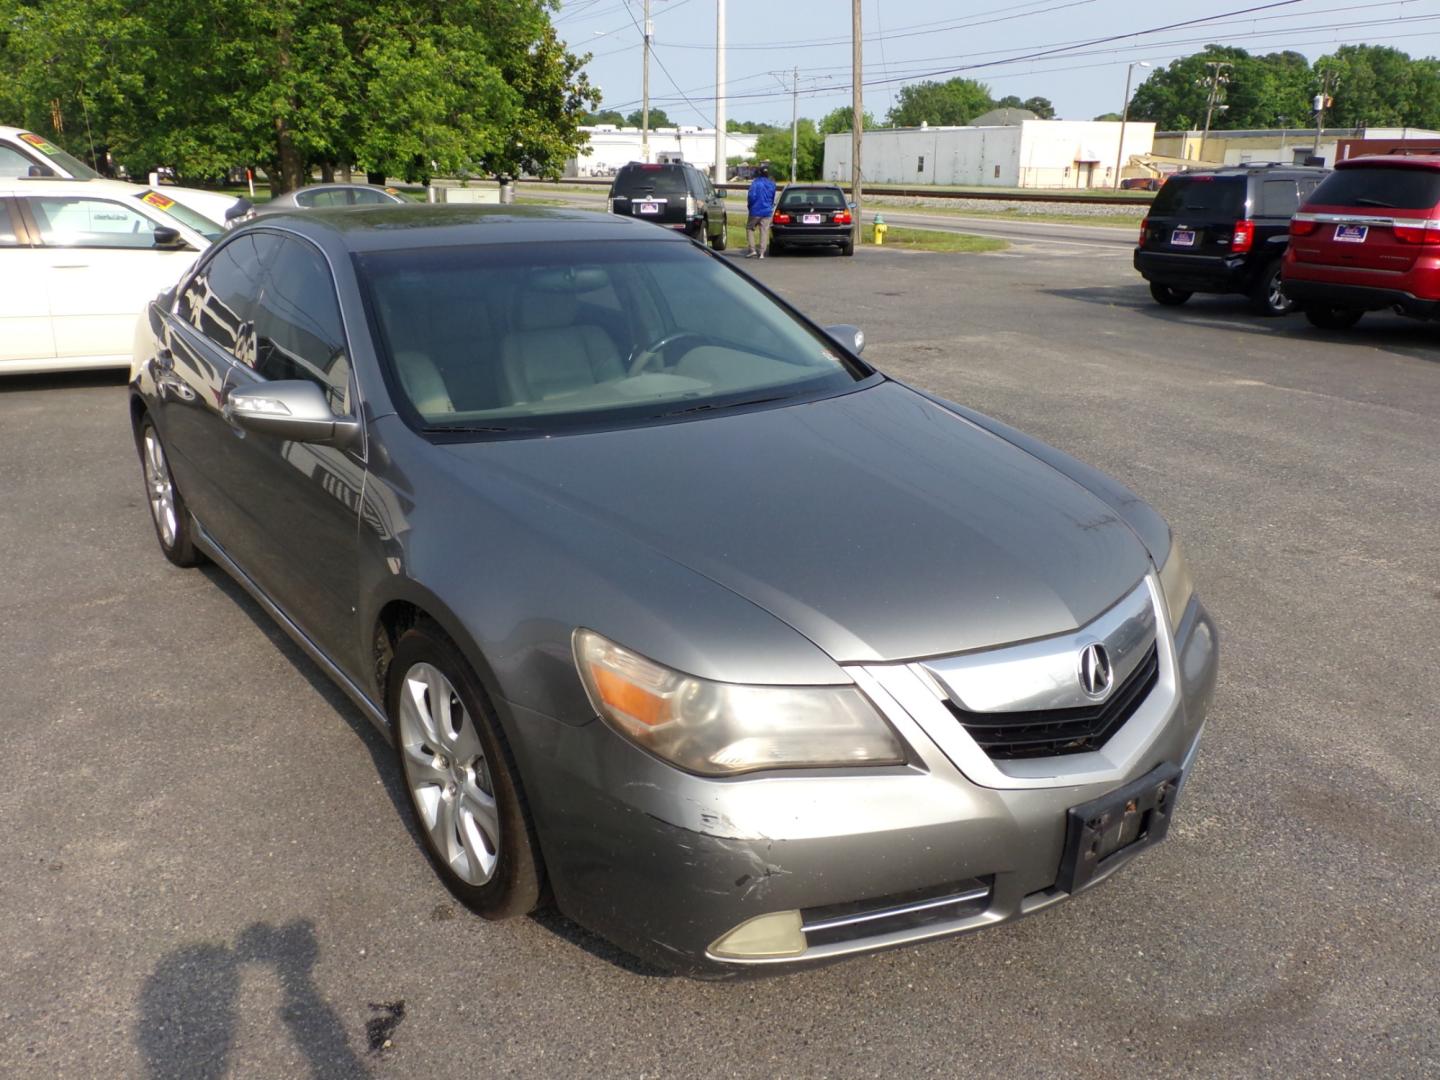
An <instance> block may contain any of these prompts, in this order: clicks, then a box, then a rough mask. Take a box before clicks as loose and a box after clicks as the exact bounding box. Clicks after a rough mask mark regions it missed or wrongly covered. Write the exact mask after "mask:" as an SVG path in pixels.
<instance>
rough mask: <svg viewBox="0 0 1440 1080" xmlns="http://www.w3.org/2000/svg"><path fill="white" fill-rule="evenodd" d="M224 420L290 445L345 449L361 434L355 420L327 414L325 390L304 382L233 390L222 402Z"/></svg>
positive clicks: (303, 380)
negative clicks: (313, 444) (315, 445)
mask: <svg viewBox="0 0 1440 1080" xmlns="http://www.w3.org/2000/svg"><path fill="white" fill-rule="evenodd" d="M224 413H225V419H226V420H228V421H229V422H230V423H232V424H234V425H235V426H236V427H239V428H243V429H244V430H245V431H253V432H256V433H257V434H261V435H274V436H276V437H277V438H281V439H289V440H290V441H291V442H303V443H319V444H321V445H323V446H339V447H345V446H348V445H350V444H351V442H352V441H354V439H355V438H356V437H357V436H358V435H359V434H360V425H359V423H358V422H357V421H354V420H347V419H342V418H338V417H336V416H335V414H334V413H332V412H331V411H330V403H329V402H328V401H327V400H325V391H324V390H321V389H320V387H319V386H318V385H316V384H315V383H313V382H310V381H308V380H306V379H284V380H281V381H278V382H267V383H257V384H256V385H254V386H247V387H245V388H243V389H238V390H232V391H231V392H230V395H229V397H227V398H226V400H225V409H224Z"/></svg>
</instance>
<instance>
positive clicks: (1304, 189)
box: [1300, 180, 1320, 203]
mask: <svg viewBox="0 0 1440 1080" xmlns="http://www.w3.org/2000/svg"><path fill="white" fill-rule="evenodd" d="M1319 186H1320V181H1319V180H1301V181H1300V201H1301V202H1302V203H1303V202H1305V200H1307V199H1308V198H1310V196H1311V195H1313V194H1314V193H1315V189H1316V188H1317V187H1319Z"/></svg>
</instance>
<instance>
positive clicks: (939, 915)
mask: <svg viewBox="0 0 1440 1080" xmlns="http://www.w3.org/2000/svg"><path fill="white" fill-rule="evenodd" d="M993 888H994V881H993V879H992V878H988V877H985V878H970V879H968V880H966V881H959V882H953V883H951V884H949V885H946V886H942V887H939V888H931V889H917V890H915V891H913V892H907V893H899V894H896V895H893V896H886V897H881V898H879V899H874V900H862V901H858V902H854V903H848V904H831V905H829V906H827V907H813V908H805V909H804V910H803V911H801V912H800V917H801V929H802V930H803V931H804V934H805V946H806V948H807V949H815V948H819V947H821V946H826V945H846V944H849V943H851V942H854V941H865V940H867V939H870V938H877V937H881V936H883V935H886V934H905V933H914V932H916V931H922V930H925V929H926V928H928V927H932V926H938V925H941V924H944V923H952V922H956V921H957V920H960V919H967V918H973V917H974V916H977V915H982V914H984V913H985V911H986V909H987V908H989V906H990V895H991V892H992V890H993Z"/></svg>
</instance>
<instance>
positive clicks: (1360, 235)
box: [1335, 225, 1370, 244]
mask: <svg viewBox="0 0 1440 1080" xmlns="http://www.w3.org/2000/svg"><path fill="white" fill-rule="evenodd" d="M1369 235H1370V226H1369V225H1336V226H1335V239H1336V240H1337V241H1338V242H1339V243H1342V244H1363V243H1364V242H1365V237H1367V236H1369Z"/></svg>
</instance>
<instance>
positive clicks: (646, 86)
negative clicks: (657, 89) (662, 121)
mask: <svg viewBox="0 0 1440 1080" xmlns="http://www.w3.org/2000/svg"><path fill="white" fill-rule="evenodd" d="M654 32H655V24H654V23H652V22H651V21H650V0H645V29H644V30H643V31H641V33H642V34H643V35H644V38H645V59H644V61H643V68H642V71H641V76H640V160H641V161H646V162H648V161H649V160H650V35H651V34H653V33H654Z"/></svg>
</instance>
